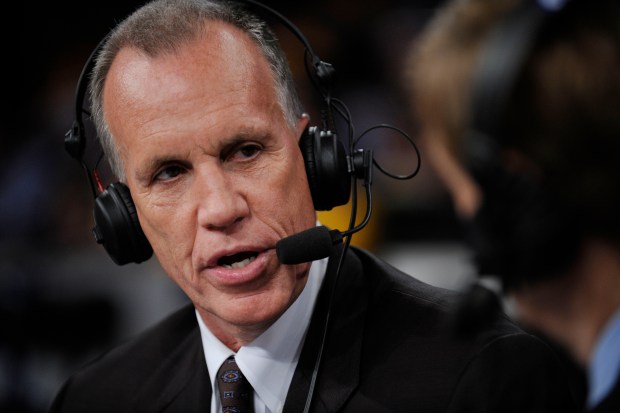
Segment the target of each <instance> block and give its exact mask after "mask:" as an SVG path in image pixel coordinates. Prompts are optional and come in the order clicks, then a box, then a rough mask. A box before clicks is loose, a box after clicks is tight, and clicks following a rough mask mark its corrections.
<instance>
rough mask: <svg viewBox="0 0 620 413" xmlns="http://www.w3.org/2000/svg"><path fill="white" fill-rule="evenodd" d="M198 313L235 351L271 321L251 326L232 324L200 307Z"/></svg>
mask: <svg viewBox="0 0 620 413" xmlns="http://www.w3.org/2000/svg"><path fill="white" fill-rule="evenodd" d="M198 314H200V317H201V318H202V320H203V321H204V323H205V325H206V326H207V327H208V328H209V330H210V331H211V333H213V335H214V336H215V337H217V338H218V340H220V341H221V342H222V343H223V344H224V345H225V346H226V347H228V348H229V349H231V350H232V351H234V352H235V353H236V352H237V351H239V349H240V348H241V347H243V346H245V345H247V344H249V343H251V342H252V341H254V340H255V339H256V338H257V337H258V336H260V335H261V334H262V333H263V332H264V331H265V330H267V329H268V328H269V326H270V325H271V323H269V324H260V325H252V326H238V325H233V324H230V323H228V322H226V321H225V320H222V319H221V318H218V317H217V316H215V315H213V314H211V313H209V312H206V311H204V310H202V309H200V308H198Z"/></svg>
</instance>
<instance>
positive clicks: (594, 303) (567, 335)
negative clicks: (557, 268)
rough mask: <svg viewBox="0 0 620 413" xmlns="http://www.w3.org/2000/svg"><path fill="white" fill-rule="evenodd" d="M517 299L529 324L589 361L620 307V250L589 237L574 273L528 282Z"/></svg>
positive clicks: (584, 360) (577, 356)
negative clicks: (607, 325) (603, 332)
mask: <svg viewBox="0 0 620 413" xmlns="http://www.w3.org/2000/svg"><path fill="white" fill-rule="evenodd" d="M515 298H516V300H517V304H518V308H519V313H520V316H521V317H522V318H523V319H524V321H525V322H526V323H527V322H529V323H530V324H532V325H533V326H534V327H536V328H538V329H540V330H542V331H544V332H545V333H547V334H549V335H550V336H551V337H553V338H554V339H556V340H557V341H558V342H559V343H561V344H563V345H565V346H566V348H567V349H568V350H569V351H570V352H571V353H572V354H573V356H574V357H575V359H576V360H577V361H578V362H579V363H580V364H581V365H583V366H587V365H588V364H589V362H590V359H591V357H592V352H593V351H594V346H595V345H596V342H597V340H598V338H599V336H600V334H601V332H602V329H603V328H604V326H605V324H606V323H607V321H609V319H610V317H611V316H612V315H613V314H614V312H615V311H616V310H617V308H619V307H620V253H619V252H618V250H617V249H616V248H614V247H612V246H610V245H609V244H605V243H601V242H598V241H595V240H590V241H586V242H585V243H584V247H583V249H582V251H581V254H580V258H579V260H578V262H577V264H576V265H575V266H574V267H573V269H571V271H570V272H569V273H567V274H566V275H565V276H563V277H560V278H558V279H554V280H550V281H543V282H541V283H537V284H535V285H532V286H530V287H525V288H524V289H523V290H522V291H519V292H518V293H516V294H515Z"/></svg>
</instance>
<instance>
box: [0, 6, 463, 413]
mask: <svg viewBox="0 0 620 413" xmlns="http://www.w3.org/2000/svg"><path fill="white" fill-rule="evenodd" d="M264 3H265V4H267V5H269V6H272V7H274V8H275V9H276V10H278V11H280V12H281V13H283V14H284V15H286V16H287V17H288V18H290V19H291V20H292V21H293V22H294V23H295V24H296V25H297V26H298V27H299V28H300V29H301V30H302V32H303V33H304V34H305V35H306V36H307V37H308V39H309V40H310V42H311V44H312V46H313V47H314V49H315V51H316V52H317V54H318V55H319V56H320V57H321V58H322V59H323V60H325V61H327V62H329V63H331V64H332V65H333V66H334V67H335V68H336V74H337V78H336V89H335V95H336V96H337V97H338V98H340V99H341V100H343V101H344V102H345V103H346V104H347V106H348V108H349V110H350V112H351V114H352V118H353V121H354V125H355V130H356V133H357V135H359V134H360V133H362V132H363V131H364V130H366V129H368V128H369V127H371V126H374V125H376V124H379V123H388V124H391V125H394V126H397V127H399V128H401V129H403V130H404V131H405V132H407V133H408V134H409V135H410V136H411V137H412V139H414V141H415V139H416V137H415V127H414V125H413V122H412V121H411V118H410V111H409V106H408V104H407V101H406V96H405V90H404V89H403V84H402V80H401V79H402V70H403V67H402V59H403V58H404V57H405V54H406V50H407V48H408V47H409V45H410V44H411V42H412V41H413V40H414V38H415V36H416V35H417V34H418V33H419V32H420V30H421V29H423V27H424V24H425V23H426V22H427V21H428V19H429V18H430V17H431V16H432V15H433V13H434V12H435V10H436V8H437V7H438V6H440V5H441V3H442V2H441V1H438V0H436V1H433V0H409V1H404V0H401V1H398V0H371V1H370V0H369V1H366V2H363V5H361V4H360V3H359V2H356V1H353V0H335V1H334V0H329V1H328V0H322V1H316V2H308V1H300V2H286V1H275V0H273V1H268V0H265V1H264ZM140 4H142V2H141V1H120V0H115V1H107V2H102V3H100V4H97V3H94V2H78V3H76V4H74V5H73V6H71V7H69V6H68V5H63V4H62V2H43V3H41V4H37V5H24V6H22V10H21V16H20V17H21V19H16V20H17V21H16V22H15V26H16V28H15V29H13V31H12V32H10V33H9V34H13V33H16V34H17V36H16V37H17V38H18V43H17V49H18V50H17V55H16V56H15V55H14V54H12V53H7V54H6V55H5V62H6V63H8V64H9V66H10V67H11V71H16V73H14V74H12V75H11V76H7V77H5V81H6V82H8V83H13V77H15V78H16V79H18V80H17V82H15V85H11V84H9V85H7V89H9V90H10V91H13V90H15V91H16V92H17V93H15V96H14V97H9V98H7V97H5V98H4V99H3V112H4V113H5V116H6V119H5V122H2V125H1V126H0V134H1V136H2V139H1V142H2V143H1V145H2V148H1V149H2V150H1V151H0V157H1V159H0V168H2V170H1V171H0V254H1V259H0V317H1V320H2V329H0V411H2V412H44V411H45V410H46V409H47V406H48V405H49V403H50V401H51V398H52V397H53V395H54V394H55V393H56V391H57V390H58V388H59V386H60V385H61V384H62V382H63V381H64V380H65V379H66V378H67V376H68V375H69V374H70V373H71V372H72V371H73V370H74V369H76V368H77V367H79V366H80V365H81V364H83V363H84V362H86V361H87V360H89V359H90V358H92V357H93V356H95V355H96V354H98V353H99V352H101V351H103V350H105V349H106V348H108V347H109V346H111V345H113V344H114V343H117V342H119V341H121V340H123V339H125V338H127V337H129V336H131V335H132V334H135V333H136V332H138V331H140V330H142V329H144V328H146V327H147V326H149V325H151V324H153V323H155V322H156V321H157V320H159V319H161V318H162V317H163V316H164V315H165V314H167V313H169V312H170V311H171V310H172V309H174V308H176V307H179V306H180V305H182V304H183V303H185V301H186V298H185V297H184V296H183V294H182V293H181V292H180V291H179V289H178V288H177V287H176V286H175V285H174V284H172V282H171V281H170V280H169V279H168V278H167V276H166V275H165V274H164V273H163V272H162V270H161V268H160V267H159V264H158V263H157V261H156V260H155V259H151V260H150V261H148V262H146V263H142V264H130V265H126V266H122V267H119V266H116V265H115V264H114V263H113V262H112V261H111V259H110V258H108V256H107V255H106V253H105V250H104V249H103V248H102V247H101V246H99V245H97V244H96V243H95V241H94V239H93V237H92V234H91V228H92V207H93V199H92V195H91V193H90V190H89V187H88V184H87V181H86V178H85V177H84V174H83V172H82V170H81V168H80V167H79V165H78V164H77V162H75V161H74V160H73V159H71V158H70V157H69V155H68V154H67V153H66V152H65V151H64V146H63V137H64V134H65V132H66V131H67V130H68V129H69V127H70V126H71V123H72V121H73V115H74V104H75V102H74V94H75V86H76V83H77V79H78V77H79V74H80V71H81V69H82V66H83V64H84V62H85V60H86V59H87V57H88V55H89V54H90V52H91V51H92V50H93V48H94V47H95V46H96V44H97V43H98V42H99V40H100V39H101V38H102V37H103V36H105V34H106V33H107V32H108V31H109V30H110V29H111V28H112V27H113V26H114V25H115V23H116V22H117V21H118V20H120V19H122V18H123V17H125V16H126V15H127V14H129V13H130V12H131V11H133V10H134V9H135V8H136V7H137V6H138V5H140ZM11 19H13V17H12V16H11ZM276 30H277V31H278V33H279V34H280V38H281V41H282V43H283V45H284V47H285V49H286V50H287V52H288V56H289V58H290V60H291V65H292V67H293V70H294V73H295V75H296V76H297V77H298V78H299V79H298V82H297V83H298V86H299V89H300V91H301V94H302V96H303V99H304V100H305V101H306V103H307V105H308V108H309V112H310V113H311V116H313V117H314V118H316V116H315V115H316V113H317V108H316V105H317V104H318V103H319V102H316V101H314V99H313V97H314V95H313V92H312V84H311V83H310V82H309V81H308V79H307V77H306V75H305V72H304V69H303V58H302V56H303V47H302V46H301V44H300V43H299V42H298V41H297V40H296V39H295V38H294V37H292V36H291V35H290V34H289V33H288V32H286V31H283V30H282V29H280V28H277V29H276ZM8 40H12V36H9V37H8ZM9 50H12V48H11V49H9ZM5 76H6V75H5ZM8 96H12V93H9V94H8ZM16 120H18V121H17V122H16ZM90 138H91V140H90V141H89V142H88V144H89V145H96V143H95V142H94V137H93V136H90ZM363 145H364V146H372V147H373V148H374V149H375V154H376V158H377V160H378V161H379V162H380V163H381V165H382V166H383V167H384V168H386V169H388V170H390V171H391V172H393V173H398V174H406V173H409V172H411V171H412V170H413V169H415V167H416V159H415V154H414V152H413V150H412V148H411V146H410V144H409V143H407V141H406V140H404V139H403V138H402V137H401V136H400V135H398V134H396V133H393V132H389V130H382V131H377V132H373V133H371V134H369V135H368V136H367V137H365V138H364V141H363ZM423 155H424V154H423V153H422V156H423ZM375 172H376V173H375V181H374V185H373V193H374V198H375V204H374V215H373V219H372V221H371V222H372V223H371V224H370V225H369V227H367V228H366V229H364V231H362V232H361V233H360V234H358V235H356V237H354V241H353V243H354V244H358V245H361V246H364V247H367V248H369V249H371V250H373V251H374V252H376V253H377V254H379V255H381V256H383V257H384V258H385V259H387V260H388V261H390V262H392V263H393V264H394V265H395V266H397V267H399V268H402V269H404V270H406V271H408V272H409V273H411V274H412V275H414V276H416V277H418V278H421V279H425V280H428V281H429V282H431V283H435V284H438V285H442V286H446V287H448V288H453V287H457V286H458V285H459V283H461V282H462V281H463V279H464V278H466V277H468V275H469V270H468V268H469V267H468V266H469V264H468V254H467V250H465V248H464V247H463V246H462V244H461V240H460V232H459V230H458V225H457V224H456V221H455V219H454V215H453V212H452V209H451V205H450V203H449V202H448V198H447V196H446V194H445V192H444V190H443V189H442V188H441V187H440V185H439V184H438V182H437V180H436V178H435V176H434V174H433V171H432V170H430V169H429V168H428V167H427V165H425V164H424V159H423V163H422V168H421V170H420V173H419V175H418V176H417V177H416V178H414V179H413V180H410V181H395V180H391V179H388V178H386V177H385V176H384V175H382V174H380V173H379V172H378V171H375ZM364 208H365V207H364V204H363V203H362V204H361V205H360V206H359V209H360V211H361V213H363V211H364ZM348 211H349V206H344V207H340V208H336V209H335V210H334V211H332V212H330V213H322V214H321V215H320V219H321V220H322V221H324V223H326V224H328V225H332V226H340V227H341V228H344V226H346V223H347V222H348V213H349V212H348Z"/></svg>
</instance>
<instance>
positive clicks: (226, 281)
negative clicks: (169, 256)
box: [203, 250, 275, 286]
mask: <svg viewBox="0 0 620 413" xmlns="http://www.w3.org/2000/svg"><path fill="white" fill-rule="evenodd" d="M274 253H275V251H274V250H267V251H263V252H262V253H260V254H259V255H257V256H256V258H255V259H254V261H252V262H251V263H249V264H248V265H246V266H245V267H243V268H225V267H222V266H218V267H211V268H207V269H206V270H204V272H203V273H204V274H205V275H206V276H207V277H209V278H210V279H212V280H214V281H217V283H218V284H221V285H224V286H235V285H241V284H246V283H248V282H251V281H254V280H256V279H257V278H259V277H260V276H261V275H262V274H263V273H264V272H265V269H266V268H267V265H268V264H269V261H270V257H272V256H273V255H274Z"/></svg>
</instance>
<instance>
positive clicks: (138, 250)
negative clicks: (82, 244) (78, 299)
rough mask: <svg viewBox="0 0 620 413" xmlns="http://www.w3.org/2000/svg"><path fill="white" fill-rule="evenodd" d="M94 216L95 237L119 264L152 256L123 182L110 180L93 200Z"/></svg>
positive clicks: (139, 260) (129, 194)
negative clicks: (107, 185) (110, 182)
mask: <svg viewBox="0 0 620 413" xmlns="http://www.w3.org/2000/svg"><path fill="white" fill-rule="evenodd" d="M94 218H95V227H94V228H93V234H94V235H95V239H96V240H97V242H98V243H99V244H103V246H104V248H105V249H106V251H107V252H108V254H109V255H110V257H112V260H113V261H114V262H115V263H117V264H118V265H124V264H127V263H130V262H135V263H140V262H142V261H146V260H148V259H149V258H151V256H152V255H153V249H152V247H151V244H150V243H149V242H148V240H147V239H146V236H145V235H144V232H143V231H142V227H140V222H139V220H138V214H137V212H136V207H135V205H134V203H133V200H132V198H131V193H130V192H129V188H127V186H126V185H125V184H123V183H121V182H116V183H112V184H110V186H109V187H108V188H107V189H106V190H105V191H103V192H102V193H101V194H100V195H99V196H98V197H97V198H96V199H95V208H94Z"/></svg>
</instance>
